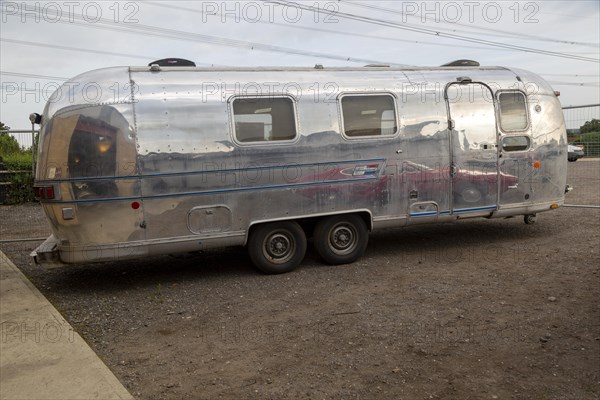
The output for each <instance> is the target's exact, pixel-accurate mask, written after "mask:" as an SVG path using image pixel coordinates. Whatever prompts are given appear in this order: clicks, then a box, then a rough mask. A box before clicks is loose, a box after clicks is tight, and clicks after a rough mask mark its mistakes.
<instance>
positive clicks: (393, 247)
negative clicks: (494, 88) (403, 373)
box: [42, 219, 560, 296]
mask: <svg viewBox="0 0 600 400" xmlns="http://www.w3.org/2000/svg"><path fill="white" fill-rule="evenodd" d="M541 226H542V225H541V223H538V224H537V225H525V224H524V223H522V222H520V221H519V220H517V219H510V220H497V221H485V220H480V221H476V220H472V221H460V222H458V223H453V224H444V225H438V226H432V225H429V226H413V227H408V228H403V229H393V230H388V231H378V232H374V233H372V234H371V235H370V239H369V246H368V248H367V251H366V254H365V255H364V256H363V258H362V259H361V260H360V261H358V262H357V263H354V264H350V265H347V266H328V265H326V264H324V263H323V261H321V260H320V258H319V256H318V255H317V254H316V253H315V251H314V250H313V246H312V240H310V241H309V246H308V251H307V255H306V257H305V259H304V261H303V263H302V264H301V265H300V267H299V268H298V269H297V270H296V271H294V272H291V273H288V274H283V275H265V274H262V273H261V272H260V271H258V270H257V269H256V268H254V266H253V265H252V263H251V262H250V260H249V258H248V255H247V252H246V249H244V248H227V249H222V250H211V251H207V252H204V253H199V254H190V255H185V256H180V257H175V256H158V257H153V258H149V259H143V260H135V261H120V262H109V263H103V264H89V265H81V266H75V267H67V268H64V269H58V270H54V271H50V272H49V273H48V274H47V275H46V276H45V277H44V278H42V279H43V280H44V281H45V282H44V286H49V287H51V292H53V293H52V294H53V295H55V296H61V295H69V294H74V293H86V292H93V293H94V294H96V295H102V294H103V293H104V294H115V293H119V292H121V291H131V290H136V289H141V288H144V287H156V286H157V285H163V286H168V285H177V284H188V285H189V284H194V285H196V284H197V285H203V284H207V285H215V284H216V285H223V287H227V286H228V285H230V284H231V283H232V282H234V281H236V282H237V281H239V280H244V281H250V282H251V283H252V284H257V285H264V284H265V283H267V282H270V283H272V284H273V283H276V282H279V281H280V280H284V279H285V280H289V279H292V280H294V279H297V277H298V276H297V274H314V273H326V274H343V273H344V272H343V271H340V270H339V269H340V268H345V267H352V266H353V268H363V267H364V264H368V265H369V268H371V267H377V265H376V264H373V262H374V260H376V259H377V258H378V257H385V258H386V259H387V260H388V261H390V262H391V263H392V265H393V266H395V267H399V268H402V266H403V264H404V262H412V261H419V264H420V263H421V261H422V262H428V261H431V260H446V261H447V262H452V260H459V259H460V260H462V261H469V258H467V257H468V255H469V254H473V252H476V253H477V254H478V255H481V259H484V260H485V259H486V258H487V257H502V256H504V255H507V254H511V255H514V254H516V252H519V253H528V252H529V253H536V252H539V251H540V249H538V248H537V247H535V245H532V244H528V242H530V239H531V238H535V237H537V236H538V235H540V234H541V231H542V229H540V227H541ZM543 228H544V229H543V231H544V232H543V235H548V229H556V230H559V229H560V227H558V226H554V225H552V224H551V223H546V224H544V225H543ZM484 254H485V255H484ZM375 262H376V261H375ZM300 278H301V277H300Z"/></svg>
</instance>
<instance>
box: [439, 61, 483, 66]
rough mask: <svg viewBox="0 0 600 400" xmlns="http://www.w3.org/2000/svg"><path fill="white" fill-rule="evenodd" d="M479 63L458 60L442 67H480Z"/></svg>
mask: <svg viewBox="0 0 600 400" xmlns="http://www.w3.org/2000/svg"><path fill="white" fill-rule="evenodd" d="M479 66H480V65H479V63H478V62H477V61H473V60H456V61H452V62H449V63H448V64H444V65H442V67H479Z"/></svg>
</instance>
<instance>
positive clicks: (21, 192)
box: [0, 153, 36, 204]
mask: <svg viewBox="0 0 600 400" xmlns="http://www.w3.org/2000/svg"><path fill="white" fill-rule="evenodd" d="M2 163H3V164H4V170H6V171H9V172H10V173H8V174H2V175H1V176H0V180H1V181H2V182H8V183H10V185H2V188H1V189H0V190H2V191H3V193H2V196H0V199H2V202H3V203H4V204H19V203H26V202H31V201H36V198H35V196H34V193H33V176H32V175H31V168H32V161H31V154H30V153H15V154H9V155H5V156H3V157H2Z"/></svg>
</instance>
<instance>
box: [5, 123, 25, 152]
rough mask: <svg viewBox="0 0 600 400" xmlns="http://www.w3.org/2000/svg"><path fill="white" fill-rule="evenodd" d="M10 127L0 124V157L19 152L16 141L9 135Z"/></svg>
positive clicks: (19, 147) (19, 148)
mask: <svg viewBox="0 0 600 400" xmlns="http://www.w3.org/2000/svg"><path fill="white" fill-rule="evenodd" d="M9 131H10V126H6V125H4V123H3V122H0V157H2V156H7V155H9V154H15V153H18V152H19V151H20V150H21V146H19V142H17V139H15V138H14V137H12V136H11V135H10V134H9Z"/></svg>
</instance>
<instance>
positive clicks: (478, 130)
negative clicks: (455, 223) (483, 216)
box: [445, 81, 498, 214]
mask: <svg viewBox="0 0 600 400" xmlns="http://www.w3.org/2000/svg"><path fill="white" fill-rule="evenodd" d="M445 97H446V102H447V105H448V119H449V131H450V166H449V168H448V173H449V175H450V182H451V185H450V190H451V196H450V201H451V202H452V206H451V212H452V213H453V214H459V213H468V212H477V211H481V212H488V211H491V210H494V209H496V207H497V204H498V139H497V138H498V134H497V128H496V115H495V107H494V97H493V95H492V92H491V90H490V88H489V87H488V86H486V85H484V84H481V83H472V82H470V81H467V82H460V83H459V82H457V83H452V84H449V85H448V86H447V87H446V92H445Z"/></svg>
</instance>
